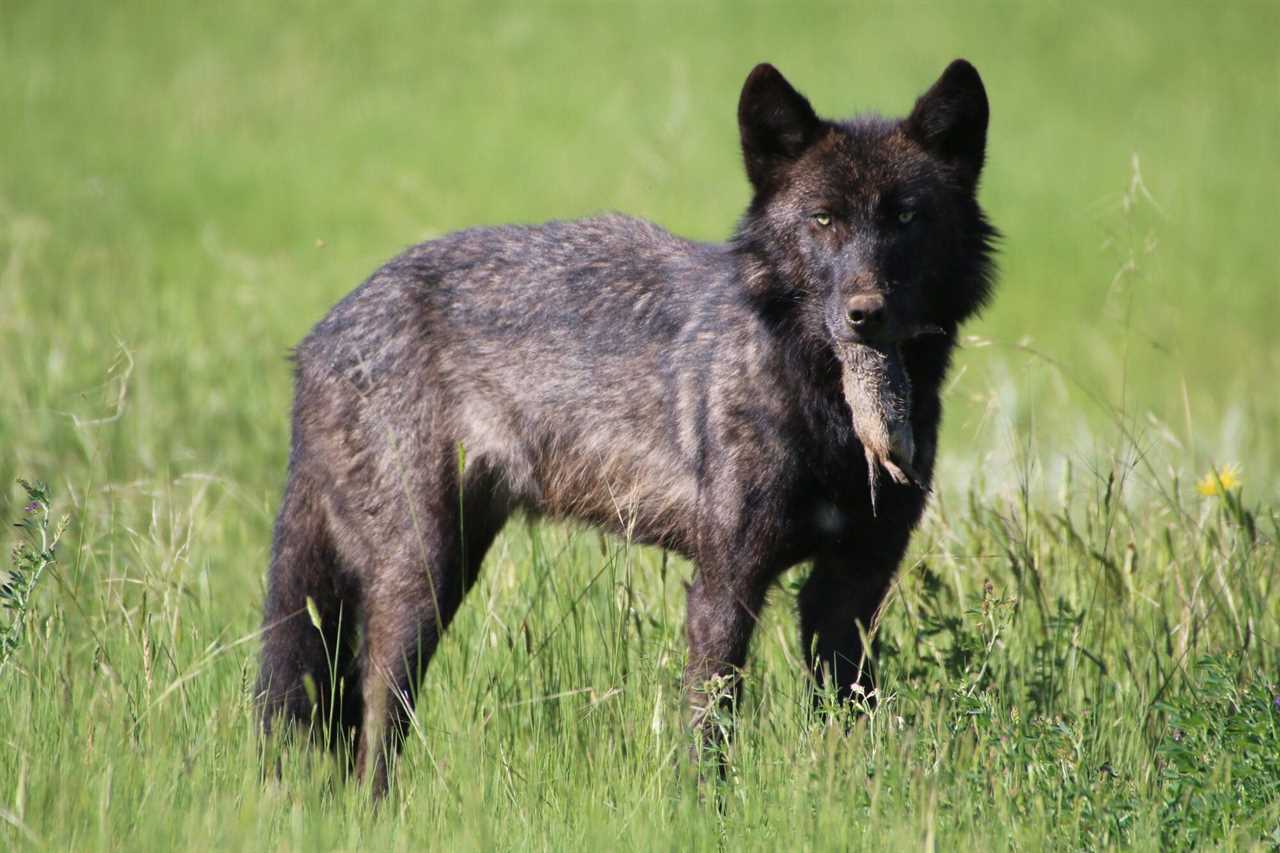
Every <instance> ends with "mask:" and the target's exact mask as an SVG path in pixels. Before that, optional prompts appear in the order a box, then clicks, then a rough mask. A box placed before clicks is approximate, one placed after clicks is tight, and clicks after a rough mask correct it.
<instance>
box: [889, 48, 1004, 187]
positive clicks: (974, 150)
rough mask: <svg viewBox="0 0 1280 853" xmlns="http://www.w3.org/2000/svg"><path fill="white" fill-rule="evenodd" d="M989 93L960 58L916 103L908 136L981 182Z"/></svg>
mask: <svg viewBox="0 0 1280 853" xmlns="http://www.w3.org/2000/svg"><path fill="white" fill-rule="evenodd" d="M989 114H990V111H989V107H988V106H987V90H986V89H985V88H983V86H982V78H981V77H979V76H978V69H976V68H974V67H973V66H972V65H970V64H969V63H968V62H966V61H964V60H963V59H957V60H956V61H955V62H952V63H951V64H950V65H948V66H947V70H946V71H944V72H942V76H941V77H939V78H938V82H936V83H934V84H933V86H932V87H931V88H930V89H929V91H927V92H925V93H924V94H923V95H921V96H920V99H919V100H918V101H916V106H915V109H913V110H912V111H911V115H910V116H909V117H908V118H907V121H906V129H907V133H908V134H909V135H910V136H911V137H912V138H913V139H915V140H916V141H917V142H919V143H920V144H921V145H923V146H924V147H925V148H926V149H927V150H928V151H930V152H931V153H932V154H934V155H935V156H937V157H940V158H942V159H943V160H947V161H949V162H951V163H954V164H955V165H956V166H958V167H960V168H961V170H962V171H963V173H964V174H965V176H966V177H967V178H968V179H969V180H971V181H976V180H977V179H978V173H979V172H981V171H982V161H983V158H984V157H985V155H986V150H987V119H988V117H989Z"/></svg>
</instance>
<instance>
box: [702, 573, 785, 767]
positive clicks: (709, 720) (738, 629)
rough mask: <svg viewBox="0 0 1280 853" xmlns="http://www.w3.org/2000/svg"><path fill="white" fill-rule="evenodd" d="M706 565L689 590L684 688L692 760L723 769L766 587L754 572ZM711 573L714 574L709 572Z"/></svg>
mask: <svg viewBox="0 0 1280 853" xmlns="http://www.w3.org/2000/svg"><path fill="white" fill-rule="evenodd" d="M718 568H719V567H704V568H703V569H701V570H700V571H699V572H698V575H697V577H696V578H694V581H693V584H692V586H690V587H689V599H688V617H687V618H688V624H687V632H688V637H689V663H688V666H687V667H686V668H685V674H684V687H685V695H686V698H687V700H688V703H689V710H690V713H691V718H692V728H693V735H694V738H695V745H694V757H695V758H696V759H702V758H704V757H706V758H711V759H713V760H715V761H716V763H717V764H719V765H720V766H721V768H722V769H723V762H722V759H723V749H724V747H725V746H727V744H728V740H729V737H730V731H731V729H732V714H733V711H734V707H735V705H736V703H737V699H738V694H739V689H740V685H741V674H742V666H743V664H744V663H746V659H747V647H748V646H749V645H750V643H751V634H752V632H753V631H754V630H755V626H756V622H757V620H758V618H759V614H760V609H761V606H762V605H763V604H764V593H765V589H766V588H767V584H765V583H763V582H761V580H760V579H759V578H758V577H755V576H753V575H752V574H751V573H750V572H741V571H739V572H738V573H736V575H735V576H729V575H728V573H727V572H724V571H717V570H716V569H718ZM708 569H710V570H708Z"/></svg>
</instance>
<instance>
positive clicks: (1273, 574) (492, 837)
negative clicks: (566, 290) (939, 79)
mask: <svg viewBox="0 0 1280 853" xmlns="http://www.w3.org/2000/svg"><path fill="white" fill-rule="evenodd" d="M501 6H502V4H494V3H490V4H476V5H475V6H467V5H462V4H453V3H440V4H434V5H432V6H430V7H428V6H422V7H415V6H413V5H411V4H407V3H400V2H396V0H391V1H390V2H381V3H367V2H356V3H348V4H332V5H331V6H330V7H328V8H324V9H318V8H315V7H313V6H310V5H304V4H297V5H294V4H262V3H249V2H242V0H231V2H227V3H222V4H181V3H177V4H144V3H134V2H118V3H110V4H83V3H68V2H59V0H50V2H44V3H34V2H21V1H20V0H0V117H3V118H0V482H3V483H6V484H10V485H7V486H5V487H4V488H0V517H2V518H4V519H5V520H6V521H18V520H19V519H26V520H27V522H28V524H29V525H30V526H31V529H30V530H28V531H27V532H28V533H32V534H35V533H38V532H39V525H40V521H41V520H42V519H43V511H42V510H39V509H38V508H37V511H35V512H27V510H26V508H25V507H26V505H27V504H28V501H29V499H28V497H27V496H26V494H25V493H24V492H23V491H22V490H21V489H20V488H19V487H18V486H17V485H16V484H15V480H16V478H18V477H26V478H31V479H41V480H44V481H47V482H48V483H49V485H50V488H51V491H52V519H51V524H56V521H57V519H58V518H59V517H60V516H62V515H63V514H68V515H69V516H70V526H69V528H68V529H67V531H66V533H65V536H64V537H63V540H62V542H61V544H60V546H59V549H58V552H57V554H58V562H57V564H56V566H54V567H53V568H52V569H49V570H48V571H46V572H45V573H44V574H43V575H42V576H41V578H40V582H39V585H38V586H37V588H36V589H35V591H34V593H33V594H32V595H31V596H30V599H29V600H26V599H25V598H24V597H23V596H18V595H17V593H16V592H14V590H16V589H17V588H18V587H17V586H15V582H16V581H18V580H21V578H19V577H18V576H17V575H10V576H9V578H8V585H7V586H6V587H4V589H6V590H8V593H7V596H8V597H7V598H6V599H5V600H6V601H7V602H8V603H9V604H11V605H14V606H13V607H11V608H10V609H7V610H5V611H2V612H0V631H3V632H4V633H3V635H2V636H3V637H4V638H5V639H6V641H7V640H9V639H12V640H15V641H16V642H15V643H14V644H13V651H12V652H10V651H6V649H8V648H10V647H9V646H6V645H5V644H3V643H0V655H3V657H0V697H2V698H0V727H2V728H3V731H2V732H0V848H5V849H19V850H20V849H26V848H33V849H43V848H49V849H75V850H92V849H99V848H122V849H140V850H141V849H146V850H152V849H166V848H195V849H200V848H204V847H205V846H206V845H215V846H217V847H219V848H227V849H239V848H245V849H259V848H270V849H353V850H354V849H383V848H388V849H420V848H435V849H451V850H452V849H472V848H474V849H557V850H558V849H615V848H620V849H655V848H656V849H720V848H724V849H735V850H736V849H762V850H768V849H777V848H780V847H786V848H793V849H833V850H843V849H861V848H876V849H897V848H916V847H924V848H926V849H932V848H934V847H936V848H940V849H987V848H992V849H1003V848H1014V849H1041V848H1080V847H1091V848H1092V847H1103V846H1132V847H1137V848H1142V849H1167V848H1181V847H1192V846H1194V847H1203V846H1213V845H1221V846H1226V847H1231V848H1245V849H1248V848H1253V847H1261V848H1269V847H1271V846H1274V845H1277V844H1280V660H1278V655H1277V651H1278V650H1280V556H1278V555H1277V539H1278V538H1280V476H1277V471H1278V470H1280V469H1278V468H1277V463H1278V462H1280V395H1277V393H1276V379H1275V377H1276V376H1277V375H1278V374H1280V342H1278V340H1280V339H1278V338H1277V336H1276V333H1275V329H1276V327H1277V323H1278V322H1280V240H1277V236H1276V232H1277V228H1278V227H1280V208H1278V207H1277V204H1276V190H1277V188H1280V157H1277V156H1276V152H1277V151H1278V150H1280V102H1278V100H1277V91H1280V58H1278V57H1280V53H1277V51H1276V48H1275V45H1276V42H1277V38H1278V37H1280V6H1277V5H1275V4H1273V3H1260V2H1258V3H1240V4H1224V5H1220V6H1219V7H1216V8H1215V7H1212V6H1205V5H1203V4H1193V3H1185V4H1178V3H1159V4H1152V5H1149V6H1141V5H1130V4H1122V5H1116V4H1109V5H1104V4H1097V5H1096V6H1093V7H1092V8H1088V7H1086V6H1084V5H1083V4H1079V5H1068V4H1060V3H1050V4H1013V3H1010V4H1001V3H989V4H973V5H972V7H971V9H970V10H969V11H967V12H964V13H958V12H954V11H953V12H951V13H946V12H941V11H938V10H928V9H925V8H923V7H922V6H920V5H917V4H901V5H899V6H895V7H892V8H890V7H888V6H887V4H886V7H885V8H879V7H876V6H870V5H858V4H831V5H804V4H787V5H786V6H782V5H779V6H776V7H774V6H767V5H763V4H760V5H756V4H751V5H743V4H736V3H734V4H731V3H702V4H697V5H696V6H693V7H688V6H686V5H684V4H680V5H677V4H674V3H671V4H667V3H665V2H656V3H655V2H650V3H644V4H636V5H623V4H620V3H619V4H596V5H587V4H570V3H556V4H552V5H549V6H547V7H546V8H544V9H538V8H537V7H535V6H534V5H531V4H510V5H509V6H507V7H506V8H502V7H501ZM955 56H965V57H967V58H969V59H970V60H972V61H973V62H974V63H975V64H976V65H977V67H978V68H979V69H980V70H981V72H982V74H983V75H984V79H985V80H986V84H987V87H988V91H989V94H990V97H991V101H992V116H993V118H992V128H991V139H990V149H989V157H988V164H989V165H988V171H987V173H986V176H985V180H984V185H983V194H982V197H983V200H984V202H985V204H986V206H987V208H988V210H989V211H990V213H991V215H992V218H993V219H994V221H995V222H996V224H997V225H999V226H1000V228H1001V229H1002V230H1003V231H1004V233H1005V241H1004V243H1003V247H1002V252H1001V266H1002V270H1003V273H1002V284H1001V288H1000V291H999V294H998V297H997V299H996V301H995V303H994V305H993V307H992V308H991V309H990V310H989V311H988V312H987V313H986V314H985V316H984V317H983V318H982V319H981V320H980V321H978V322H976V323H974V324H973V325H972V326H971V327H970V328H968V329H967V330H966V332H967V333H968V334H969V335H971V336H972V337H971V338H969V339H968V341H967V345H966V347H965V349H964V351H962V352H961V353H960V355H959V358H958V360H957V364H956V369H955V372H954V373H953V377H954V382H953V383H952V384H951V385H950V386H949V388H948V392H947V401H948V412H947V423H946V428H945V435H944V441H943V445H942V449H941V457H942V458H941V463H940V464H941V469H940V471H941V473H940V483H939V488H938V492H937V495H936V498H935V500H934V502H933V504H932V506H931V509H930V512H929V514H928V516H927V520H926V522H925V524H924V525H923V527H922V529H921V531H920V532H919V533H918V534H917V537H916V539H915V540H914V543H913V546H912V549H911V553H910V555H909V557H908V559H907V561H906V563H905V564H904V566H903V571H902V574H901V582H900V584H899V585H898V587H897V588H896V590H895V591H894V593H893V594H892V596H891V599H890V601H889V604H888V607H887V609H886V611H885V614H884V617H883V621H882V623H881V626H880V631H881V636H882V637H883V639H884V642H885V649H884V654H883V655H882V658H881V661H880V668H881V676H882V690H883V696H882V698H881V702H880V704H879V706H878V708H877V709H876V710H875V711H874V712H873V713H869V714H852V715H842V714H840V713H832V714H826V715H812V714H810V713H808V712H807V711H806V709H807V708H808V706H809V700H808V698H807V695H806V693H807V691H808V690H809V688H808V686H807V683H806V681H805V677H804V675H803V673H802V671H801V669H800V667H799V666H798V665H797V663H796V661H797V660H800V659H802V657H803V656H802V653H801V650H800V649H799V648H798V642H797V640H796V637H795V625H794V622H795V620H794V618H793V615H792V611H793V610H794V608H793V599H794V595H795V590H796V588H797V586H798V583H799V580H800V579H801V578H802V577H803V570H802V569H801V570H797V571H795V572H793V573H792V574H791V575H788V576H787V577H786V578H785V579H784V581H783V583H781V584H780V586H779V587H778V588H777V589H776V590H775V592H774V593H773V595H772V598H771V601H772V606H771V608H770V610H769V612H768V615H767V618H766V620H765V624H764V625H763V626H762V627H761V630H760V631H759V633H758V634H757V639H756V643H755V646H754V649H753V655H752V658H751V662H750V671H749V682H748V683H749V686H748V692H747V696H746V698H745V700H744V702H743V705H742V707H741V708H740V709H739V714H738V717H737V719H736V722H735V723H734V724H735V725H736V727H737V729H738V737H737V740H736V742H735V745H734V747H733V751H732V755H731V767H732V770H731V772H730V774H729V776H728V778H727V779H726V780H725V781H724V782H723V784H721V785H719V787H718V788H716V789H715V790H714V791H712V792H710V793H709V794H708V792H707V791H706V790H704V791H703V792H702V793H703V795H702V796H700V795H699V789H698V785H697V782H696V772H695V771H694V769H693V768H691V767H690V766H689V764H688V762H687V760H686V747H687V740H686V736H685V735H684V733H683V732H682V730H681V721H682V717H683V714H682V708H681V705H680V702H679V698H678V685H679V677H680V671H681V668H682V665H683V655H684V648H683V640H682V619H683V609H684V604H683V587H682V582H684V581H686V580H687V579H688V578H689V576H690V573H691V567H690V566H688V565H686V564H684V563H683V562H681V561H678V560H675V559H672V560H670V561H669V562H668V561H666V560H664V558H663V556H662V555H661V554H660V553H657V552H655V551H652V550H648V549H641V548H637V547H632V546H629V545H628V544H627V543H626V542H623V541H619V540H614V539H607V538H601V537H600V536H598V535H597V534H595V533H594V532H590V531H584V530H580V529H573V528H566V527H559V526H529V525H526V524H520V523H513V524H511V525H510V526H509V527H508V528H507V530H506V531H505V533H504V534H503V536H502V537H501V538H500V540H499V542H498V544H497V545H496V546H495V548H494V551H493V552H492V554H491V557H490V559H489V561H488V563H487V565H486V571H485V575H484V577H483V580H482V582H481V584H480V585H479V586H478V588H477V590H476V591H475V592H474V593H473V594H472V597H471V598H470V599H469V600H468V602H467V604H466V606H465V607H464V608H463V611H462V613H461V615H460V616H459V618H458V620H457V622H456V624H455V628H454V630H453V631H452V633H451V634H450V635H449V637H448V638H447V641H446V642H445V644H444V646H443V647H442V651H441V654H440V655H439V657H437V659H436V661H435V663H434V664H433V668H432V670H431V673H430V675H429V676H428V678H427V682H426V685H425V687H424V690H423V694H422V699H421V702H420V707H419V712H420V713H419V719H418V721H417V723H418V725H417V727H416V729H415V732H414V735H413V737H412V739H411V741H410V743H409V745H408V747H407V749H406V752H405V755H404V758H403V761H402V762H401V766H400V769H399V774H398V778H397V781H398V785H397V787H396V788H395V789H394V790H393V792H392V795H391V797H390V799H389V800H388V801H387V803H386V804H385V806H384V807H383V808H381V809H380V810H378V811H376V812H375V811H374V810H372V809H371V808H370V806H369V804H368V802H367V798H366V796H365V795H364V794H363V793H362V792H361V791H360V790H358V789H357V788H356V787H355V786H354V785H351V784H346V783H344V782H343V781H342V780H341V775H340V774H339V772H338V771H337V769H336V768H335V767H334V766H332V765H331V764H330V763H329V762H328V761H327V760H325V759H324V758H322V757H320V756H317V755H315V754H312V753H308V752H305V751H301V750H293V751H287V752H286V753H284V755H283V756H282V765H283V773H282V778H281V779H280V780H279V781H276V780H274V779H272V780H270V781H265V782H264V781H263V780H262V778H261V775H260V768H261V767H262V762H261V760H260V757H259V755H258V745H257V741H256V740H255V737H254V732H255V720H254V716H253V713H252V697H251V695H250V688H251V684H252V680H253V676H254V672H255V666H256V661H255V657H256V652H257V645H256V637H255V633H254V632H255V630H256V629H257V627H258V619H259V608H260V605H261V601H262V595H263V574H264V570H265V566H266V562H267V553H268V547H269V535H270V526H271V523H272V519H273V515H274V511H275V508H276V503H277V500H278V496H279V494H280V490H281V487H282V485H283V475H284V466H285V459H286V453H287V447H288V422H287V410H288V405H289V395H290V388H289V369H288V365H287V363H286V361H285V358H284V357H285V354H286V353H287V350H288V347H290V346H291V345H292V344H293V343H295V342H296V341H297V340H298V339H299V338H300V337H301V336H302V335H303V334H304V333H305V331H306V329H307V328H308V327H309V326H310V325H311V324H312V323H313V322H315V321H316V320H317V319H318V318H319V317H320V316H321V315H322V313H323V312H324V310H325V309H326V308H327V307H328V306H329V305H331V304H332V303H333V302H334V301H336V300H337V299H338V298H339V297H340V296H341V295H342V294H343V293H345V292H346V291H347V290H349V289H350V288H352V287H353V286H354V285H355V284H357V283H358V282H359V281H360V280H361V279H362V278H363V277H364V276H365V275H366V274H368V272H370V271H371V270H372V269H373V268H374V267H375V266H376V265H377V264H378V263H379V262H380V261H381V260H383V259H385V258H386V257H388V256H390V255H391V254H393V253H395V252H396V251H398V250H399V249H400V248H401V247H403V246H404V245H406V244H408V243H411V242H414V241H417V240H419V239H421V238H423V237H426V236H431V235H438V234H442V233H445V232H447V231H450V230H453V229H456V228H460V227H464V226H468V225H473V224H478V223H493V222H505V221H537V220H542V219H548V218H566V217H571V216H577V215H583V214H587V213H591V212H594V211H598V210H602V209H618V210H623V211H626V212H629V213H633V214H638V215H642V216H645V217H648V218H651V219H653V220H655V221H657V222H659V223H662V224H664V225H666V226H667V227H669V228H671V229H673V230H675V231H677V232H680V233H684V234H688V235H691V236H694V237H697V238H700V239H720V238H723V237H724V236H726V235H727V233H728V232H729V230H730V229H731V227H732V224H733V222H734V220H735V218H736V217H737V216H738V214H739V213H740V211H741V209H742V208H743V206H744V205H745V203H746V200H747V187H746V182H745V179H744V178H743V177H742V174H741V167H740V163H739V158H738V153H737V148H736V143H737V135H736V134H737V131H736V126H735V122H734V108H735V105H736V101H737V95H738V88H739V86H740V85H741V82H742V79H743V78H744V77H745V75H746V73H747V71H748V70H749V69H750V67H751V66H752V64H753V63H755V62H756V61H759V60H762V59H769V60H770V61H772V62H774V63H775V64H777V65H778V66H779V67H780V68H781V69H782V70H783V71H784V72H785V73H786V74H787V75H788V76H789V77H790V78H791V79H792V80H793V81H794V82H795V83H796V84H797V85H798V86H799V87H800V88H801V89H802V90H803V91H805V92H806V93H807V94H808V95H809V96H810V97H811V98H812V99H813V101H814V103H815V105H816V106H817V107H818V109H819V110H820V111H822V112H825V113H827V114H849V113H852V112H855V111H858V110H863V109H876V110H881V111H884V112H890V113H893V112H901V111H903V110H905V109H906V108H908V107H909V105H910V103H911V100H912V99H913V98H914V97H915V96H916V95H917V94H918V93H919V92H920V91H922V90H923V89H924V88H925V87H926V86H927V85H928V84H929V83H930V82H932V80H933V79H934V77H935V76H936V75H937V74H938V73H939V72H940V71H941V70H942V68H943V67H944V66H945V64H946V63H947V62H948V61H949V60H950V59H952V58H953V57H955ZM1229 464H1233V465H1236V466H1238V468H1237V469H1236V470H1237V471H1238V474H1237V475H1236V477H1234V478H1232V477H1229V478H1228V480H1230V479H1239V480H1240V481H1242V485H1238V486H1235V487H1233V488H1228V489H1225V490H1223V489H1221V488H1217V486H1219V484H1218V483H1215V482H1213V481H1212V479H1211V480H1210V481H1209V482H1208V483H1206V484H1205V485H1206V488H1205V489H1204V491H1207V492H1209V493H1210V494H1208V495H1205V494H1201V492H1200V490H1199V489H1197V482H1198V481H1200V480H1201V478H1202V477H1204V475H1205V474H1206V472H1209V471H1210V470H1212V469H1214V468H1215V467H1217V468H1219V469H1220V468H1221V466H1224V465H1229ZM1223 485H1229V486H1231V485H1234V484H1233V483H1230V482H1227V483H1225V484H1223ZM5 529H6V530H8V531H9V533H7V534H6V535H5V543H4V544H5V546H6V550H5V553H6V554H7V553H8V549H9V546H10V544H11V543H12V544H16V543H17V542H18V541H19V540H20V539H21V538H22V536H23V533H24V531H22V530H19V529H14V528H10V527H7V526H6V528H5ZM22 577H24V578H25V577H28V575H26V574H24V575H22ZM19 599H22V600H19ZM19 617H22V618H21V619H19ZM14 620H19V621H21V622H23V623H24V624H25V627H26V631H25V634H24V635H23V636H22V637H21V638H18V637H17V636H16V634H14V633H13V625H14V624H15V621H14Z"/></svg>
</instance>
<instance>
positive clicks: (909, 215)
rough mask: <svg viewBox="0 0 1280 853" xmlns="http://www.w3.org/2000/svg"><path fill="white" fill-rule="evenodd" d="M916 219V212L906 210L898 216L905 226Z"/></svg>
mask: <svg viewBox="0 0 1280 853" xmlns="http://www.w3.org/2000/svg"><path fill="white" fill-rule="evenodd" d="M915 218H916V212H915V211H914V210H904V211H902V212H901V213H899V214H898V221H899V222H901V223H902V224H903V225H908V224H910V222H911V220H913V219H915Z"/></svg>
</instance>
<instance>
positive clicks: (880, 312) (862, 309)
mask: <svg viewBox="0 0 1280 853" xmlns="http://www.w3.org/2000/svg"><path fill="white" fill-rule="evenodd" d="M845 316H846V318H847V319H848V320H849V325H850V326H852V327H853V328H854V329H856V330H857V331H859V332H862V333H864V334H865V333H867V332H874V331H875V330H876V329H878V328H880V326H881V325H883V323H884V297H883V296H881V295H879V294H877V293H859V294H858V295H857V296H854V297H853V298H851V299H850V300H849V304H848V305H847V306H846V313H845Z"/></svg>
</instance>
